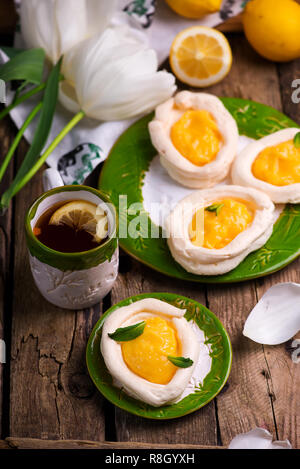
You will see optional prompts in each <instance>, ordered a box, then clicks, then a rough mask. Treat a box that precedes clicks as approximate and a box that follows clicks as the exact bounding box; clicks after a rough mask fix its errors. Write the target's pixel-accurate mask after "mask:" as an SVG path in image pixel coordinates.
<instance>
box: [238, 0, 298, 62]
mask: <svg viewBox="0 0 300 469" xmlns="http://www.w3.org/2000/svg"><path fill="white" fill-rule="evenodd" d="M243 25H244V31H245V34H246V37H247V39H248V41H249V42H250V44H251V45H252V47H253V48H254V49H255V50H256V51H257V52H258V53H259V54H261V55H262V56H263V57H265V58H266V59H269V60H274V61H275V62H287V61H289V60H293V59H296V58H297V57H300V5H299V4H298V3H296V2H295V1H294V0H250V2H249V3H247V5H246V7H245V10H244V13H243Z"/></svg>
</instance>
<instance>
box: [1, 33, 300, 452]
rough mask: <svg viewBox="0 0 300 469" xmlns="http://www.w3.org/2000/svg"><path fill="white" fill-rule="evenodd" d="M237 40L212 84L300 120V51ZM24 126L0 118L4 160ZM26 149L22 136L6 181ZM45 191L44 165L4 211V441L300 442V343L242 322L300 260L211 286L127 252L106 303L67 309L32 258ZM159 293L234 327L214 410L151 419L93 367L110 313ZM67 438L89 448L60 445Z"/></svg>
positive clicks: (299, 275) (297, 276)
mask: <svg viewBox="0 0 300 469" xmlns="http://www.w3.org/2000/svg"><path fill="white" fill-rule="evenodd" d="M229 40H230V43H231V47H232V50H233V57H234V62H233V67H232V70H231V72H230V74H229V75H228V77H227V78H226V79H225V80H223V81H222V82H221V83H220V84H218V85H216V86H214V87H211V88H209V92H211V93H215V94H216V95H220V96H235V97H242V98H249V99H253V100H255V101H259V102H262V103H265V104H268V105H271V106H273V107H275V108H276V109H279V110H282V111H283V112H285V113H286V114H287V115H288V116H289V117H291V118H292V119H294V120H295V121H297V122H298V123H300V104H298V105H297V104H293V103H292V100H291V93H292V88H291V83H292V80H294V79H295V78H300V60H298V61H294V62H292V63H288V64H282V65H278V64H274V63H271V62H267V61H265V60H263V59H262V58H260V57H259V56H258V55H257V54H256V53H255V52H254V51H253V50H252V49H251V48H250V47H249V45H248V44H247V42H246V40H245V38H244V37H243V36H242V35H241V34H232V35H230V36H229ZM14 134H15V127H14V125H13V124H12V122H11V120H10V119H9V118H6V119H5V120H4V122H1V123H0V157H1V158H3V156H4V155H5V153H6V151H7V149H8V146H9V143H10V141H11V138H12V137H13V135H14ZM26 148H27V144H26V142H22V144H21V147H20V149H19V150H18V151H17V153H16V155H15V158H14V163H13V165H11V167H10V169H9V172H8V175H7V176H6V178H5V182H4V185H5V186H7V185H8V184H9V183H10V181H11V179H12V177H13V174H14V173H15V171H16V169H17V167H18V165H19V164H20V162H21V161H22V157H23V155H24V152H25V150H26ZM95 180H96V179H95ZM41 192H42V183H41V172H40V173H39V174H37V175H36V176H35V177H34V179H33V180H32V181H31V182H30V183H29V184H28V185H27V186H26V187H25V188H24V189H23V190H22V191H21V193H20V194H19V195H18V196H17V197H16V199H15V201H14V202H13V204H12V205H11V207H10V209H9V211H8V213H7V214H6V215H5V216H4V217H2V218H1V219H0V223H1V227H0V250H1V283H0V338H4V339H5V341H6V345H7V363H6V364H5V365H0V366H1V368H0V402H1V401H2V402H1V404H2V405H1V406H0V428H1V432H2V439H5V438H7V437H10V439H9V440H6V443H5V442H2V446H4V445H6V446H8V445H10V446H17V447H24V446H27V447H28V446H29V447H30V446H33V447H40V446H41V445H42V446H43V447H45V446H46V445H47V444H48V446H51V445H53V443H51V441H50V440H89V441H93V442H102V443H100V444H99V443H98V447H104V446H105V445H106V443H105V442H107V441H110V442H115V443H113V446H114V447H122V446H124V445H125V446H127V445H128V446H130V444H131V447H137V446H138V443H140V444H142V445H143V446H145V443H147V444H154V446H155V447H157V446H158V444H162V445H174V444H183V445H184V446H185V447H187V444H192V445H199V446H200V447H201V446H225V447H226V445H228V443H229V442H230V440H231V439H232V438H233V437H234V436H235V435H236V434H237V433H241V432H246V431H249V430H250V429H252V428H254V427H256V426H264V427H266V428H268V429H269V430H270V432H271V433H272V434H273V435H274V437H277V438H279V439H285V438H288V439H289V440H290V441H291V443H292V445H293V447H297V445H298V447H299V445H300V441H299V440H300V432H299V428H300V415H299V401H298V402H297V397H299V389H300V373H299V371H300V365H299V364H298V365H297V364H295V363H293V362H292V359H291V348H290V347H291V346H290V343H288V344H283V345H280V346H274V347H270V346H262V345H259V344H256V343H254V342H252V341H250V340H248V339H246V338H245V337H244V336H243V335H242V329H243V324H244V321H245V319H246V317H247V315H248V314H249V311H250V310H251V309H252V308H253V306H254V305H255V304H256V302H257V300H258V299H259V298H260V297H261V296H262V294H263V293H264V292H265V291H266V290H267V289H268V288H269V287H270V286H271V285H273V284H276V283H278V282H283V281H293V282H298V283H300V272H299V267H300V259H298V261H295V262H293V263H292V264H291V265H290V266H289V267H287V268H285V269H284V270H282V271H280V272H278V273H276V274H274V275H271V276H269V277H266V278H263V279H259V280H257V281H251V282H247V283H241V284H236V285H228V286H214V285H209V286H206V285H199V284H192V283H185V282H182V281H177V280H174V279H169V278H167V277H164V276H163V275H160V274H159V273H156V272H154V271H152V270H150V269H148V268H146V267H145V266H143V265H141V264H140V263H138V262H136V261H135V260H133V259H131V258H129V257H128V256H127V255H125V254H123V253H121V263H120V274H119V277H118V280H117V282H116V284H115V286H114V288H113V290H112V292H111V294H110V295H108V296H107V297H106V298H105V299H104V301H103V302H102V303H101V304H99V305H96V306H95V307H94V308H90V309H86V310H84V311H66V310H61V309H59V308H56V307H54V306H52V305H51V304H49V303H47V302H46V301H45V300H44V299H43V298H42V297H41V295H40V294H39V293H38V291H37V289H36V287H35V285H34V284H33V280H32V277H31V273H30V270H29V265H28V260H27V252H26V247H25V236H24V229H23V223H24V213H25V210H26V209H27V207H28V206H29V204H30V203H31V202H32V200H33V199H34V198H35V197H37V196H38V195H39V194H40V193H41ZM299 235H300V234H299ZM155 291H168V292H176V293H178V294H182V295H185V296H188V297H191V298H193V299H195V300H197V301H199V302H201V303H203V304H205V305H206V306H208V307H209V308H210V309H211V310H212V311H213V312H215V314H216V315H217V316H218V317H219V318H220V320H221V321H222V322H223V324H224V325H225V327H226V329H227V331H228V332H229V335H230V338H231V341H232V345H233V366H232V371H231V375H230V377H229V380H228V383H227V384H226V386H225V388H224V389H223V391H222V392H221V393H220V394H219V395H218V396H217V397H216V398H215V399H214V400H213V401H212V402H210V403H209V404H208V405H207V406H205V407H204V408H202V409H200V410H199V411H197V412H195V413H193V414H191V415H189V416H187V417H184V418H180V419H177V420H174V421H165V422H159V421H147V420H143V419H141V418H137V417H135V416H133V415H130V414H128V413H125V412H123V411H121V410H119V409H117V408H115V407H114V406H112V405H111V404H110V403H109V402H107V401H106V400H105V399H104V398H102V396H101V395H100V394H99V393H98V391H97V390H96V388H95V387H94V385H93V384H92V382H91V380H90V379H89V376H88V373H87V369H86V365H85V348H86V344H87V339H88V337H89V334H90V332H91V330H92V327H93V325H94V324H95V323H96V321H97V320H98V318H99V316H100V315H101V314H102V312H103V311H105V310H106V309H107V308H108V307H109V306H110V305H111V304H114V303H116V302H118V301H120V300H122V299H124V298H126V297H128V296H130V295H134V294H137V293H141V292H155ZM282 314H284V311H283V312H282ZM298 337H299V336H298ZM24 438H25V439H24ZM26 438H31V439H37V440H27V439H26ZM41 439H42V440H48V442H42V443H41V442H40V441H39V440H41ZM7 441H8V442H7ZM132 442H136V443H134V444H132ZM65 444H67V445H68V446H70V445H71V446H72V447H77V446H78V443H77V442H68V443H66V442H65V443H63V442H59V443H56V445H65ZM87 445H88V446H89V445H90V446H91V444H87ZM146 446H147V445H146Z"/></svg>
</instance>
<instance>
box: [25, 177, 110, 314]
mask: <svg viewBox="0 0 300 469" xmlns="http://www.w3.org/2000/svg"><path fill="white" fill-rule="evenodd" d="M48 176H49V173H48V175H47V178H45V179H46V181H47V183H48V184H50V183H49V177H48ZM54 176H55V175H54ZM45 179H44V181H45ZM51 181H52V184H57V182H58V179H57V178H56V179H55V178H54V179H53V178H52V180H51ZM54 181H55V182H54ZM47 187H49V185H48V186H47ZM68 200H86V201H89V202H92V203H94V204H96V205H97V206H98V205H99V204H101V208H103V209H104V210H105V212H106V215H107V218H108V239H107V240H106V241H105V242H104V243H103V244H101V245H100V246H97V247H96V248H94V249H91V250H89V251H85V252H76V253H64V252H59V251H55V250H53V249H50V248H48V247H47V246H46V245H44V244H42V243H41V242H40V241H39V240H38V239H37V237H36V236H35V235H34V233H33V228H34V227H35V224H36V222H37V220H38V219H39V217H40V216H41V215H42V214H43V213H44V212H45V211H46V210H47V209H49V208H50V207H52V206H53V205H54V204H56V203H59V202H63V201H66V202H67V201H68ZM25 229H26V239H27V246H28V250H29V260H30V267H31V271H32V275H33V278H34V281H35V283H36V286H37V287H38V289H39V291H40V292H41V294H42V295H43V296H44V297H45V298H46V299H47V300H48V301H49V302H50V303H53V304H54V305H56V306H59V307H61V308H67V309H82V308H87V307H90V306H92V305H94V304H96V303H97V302H99V301H100V300H101V299H102V298H104V297H105V296H106V295H107V294H108V293H109V291H110V290H111V288H112V287H113V284H114V282H115V280H116V278H117V275H118V265H119V255H118V240H117V235H116V232H117V226H116V211H115V208H114V207H113V206H112V204H111V203H110V202H109V200H108V199H107V197H106V196H105V195H104V194H102V193H101V192H100V191H98V190H96V189H93V188H91V187H88V186H76V185H74V186H62V185H61V186H59V187H55V188H53V189H50V190H48V191H46V192H45V193H44V194H42V195H41V196H40V197H39V198H38V199H37V200H36V201H35V202H34V203H33V204H32V205H31V207H30V208H29V210H28V212H27V214H26V217H25Z"/></svg>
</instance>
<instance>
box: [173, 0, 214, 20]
mask: <svg viewBox="0 0 300 469" xmlns="http://www.w3.org/2000/svg"><path fill="white" fill-rule="evenodd" d="M166 2H167V4H168V5H169V7H170V8H172V10H174V11H175V12H176V13H178V15H180V16H184V17H185V18H201V17H202V16H204V15H208V14H209V13H214V12H215V11H219V10H220V7H221V3H222V0H166Z"/></svg>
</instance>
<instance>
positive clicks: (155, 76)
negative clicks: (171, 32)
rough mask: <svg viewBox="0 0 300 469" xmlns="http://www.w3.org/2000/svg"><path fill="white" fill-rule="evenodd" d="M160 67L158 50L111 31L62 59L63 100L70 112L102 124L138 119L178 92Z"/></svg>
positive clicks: (124, 32) (118, 29) (122, 32)
mask: <svg viewBox="0 0 300 469" xmlns="http://www.w3.org/2000/svg"><path fill="white" fill-rule="evenodd" d="M157 67H158V63H157V56H156V53H155V51H154V50H153V49H149V48H147V46H146V45H145V44H144V43H141V42H140V41H138V40H137V39H136V37H135V36H133V35H132V33H131V31H130V30H129V28H127V27H122V26H121V27H115V28H108V29H106V30H105V32H104V33H103V34H102V35H100V36H97V37H93V38H90V39H88V40H87V41H84V42H82V43H80V44H78V45H77V46H75V47H74V48H73V49H71V50H70V51H69V52H68V53H67V54H66V55H65V56H64V60H63V64H62V74H63V75H64V77H65V81H64V82H62V83H61V85H60V101H61V103H62V104H63V105H64V106H65V107H66V108H67V109H68V110H70V111H72V112H78V111H79V110H81V111H83V112H84V113H85V114H86V115H87V116H88V117H91V118H94V119H97V120H101V121H110V120H122V119H128V118H132V117H135V116H139V115H141V114H144V113H147V112H150V111H152V110H153V109H154V108H155V107H156V106H157V105H158V104H160V103H161V102H163V101H165V100H166V99H168V98H169V97H170V96H172V94H173V93H174V91H175V89H176V86H175V78H174V76H173V75H172V74H171V73H168V72H166V71H159V72H158V71H157Z"/></svg>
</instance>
